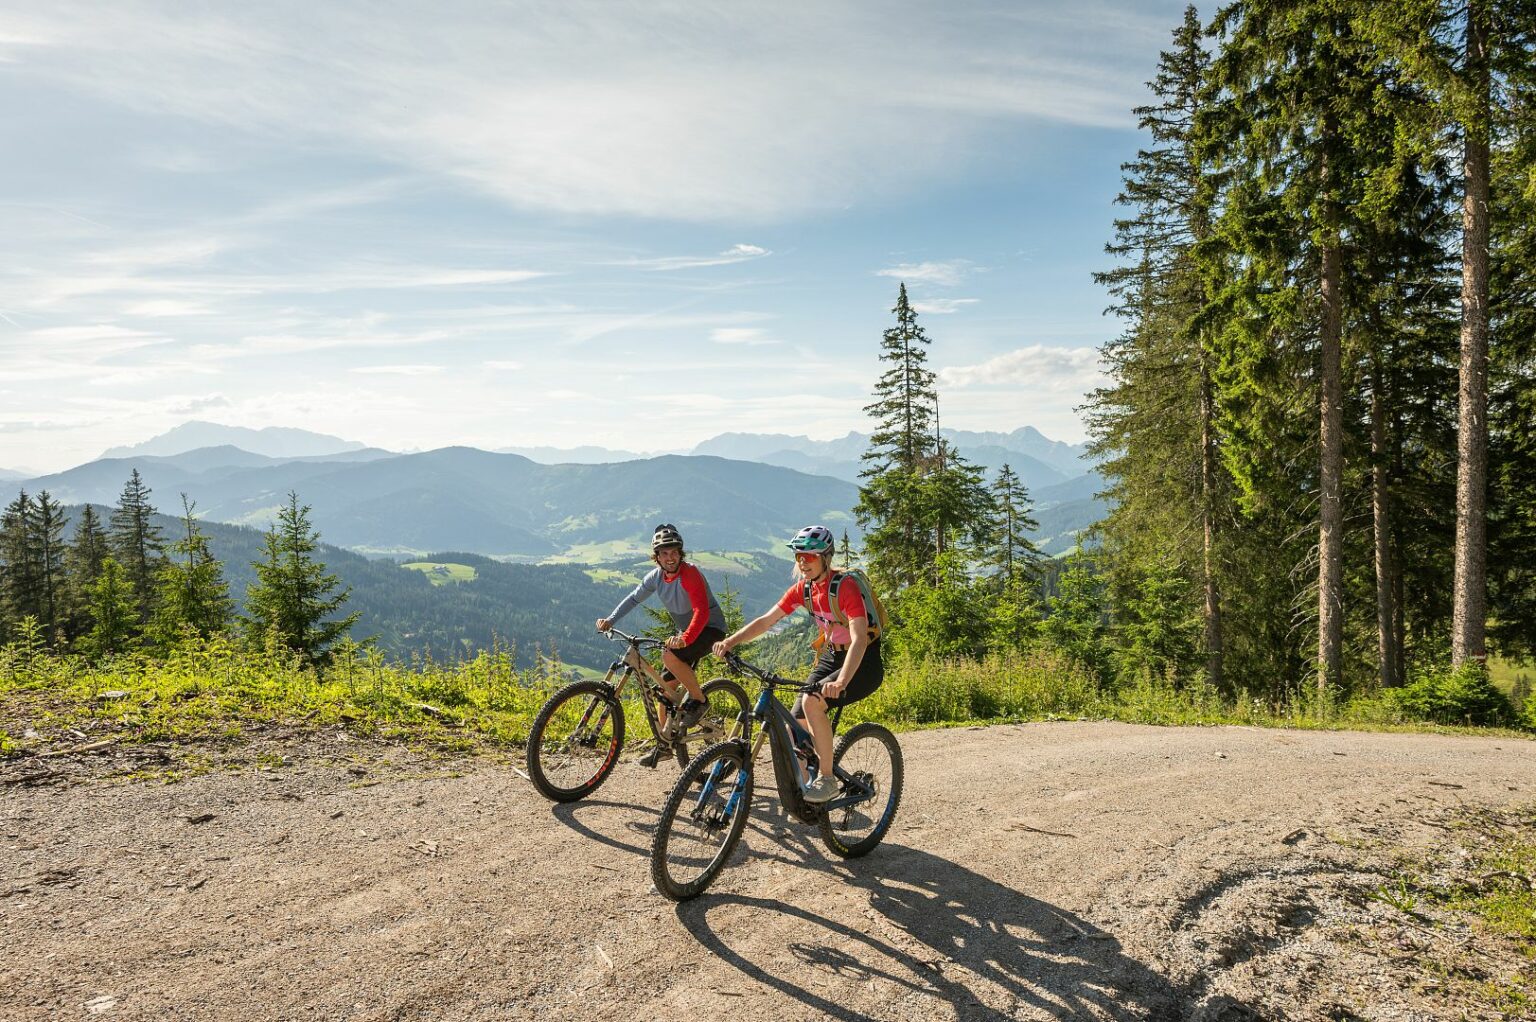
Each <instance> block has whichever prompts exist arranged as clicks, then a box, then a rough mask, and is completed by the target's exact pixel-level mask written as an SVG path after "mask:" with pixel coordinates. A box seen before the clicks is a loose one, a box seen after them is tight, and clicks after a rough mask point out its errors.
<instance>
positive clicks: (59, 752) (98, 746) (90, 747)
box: [32, 738, 117, 759]
mask: <svg viewBox="0 0 1536 1022" xmlns="http://www.w3.org/2000/svg"><path fill="white" fill-rule="evenodd" d="M116 744H117V739H116V738H103V739H102V740H101V741H99V742H87V743H86V744H85V745H76V746H74V747H73V748H69V749H50V750H49V751H47V752H34V753H33V754H32V758H33V759H47V758H48V757H50V756H73V755H76V754H77V753H82V752H100V751H101V750H102V749H105V748H106V747H107V746H109V745H116Z"/></svg>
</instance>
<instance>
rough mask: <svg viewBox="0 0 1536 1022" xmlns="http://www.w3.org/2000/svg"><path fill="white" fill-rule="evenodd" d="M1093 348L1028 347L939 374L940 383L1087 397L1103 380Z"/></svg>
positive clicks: (1095, 351) (1040, 345)
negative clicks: (1066, 393)
mask: <svg viewBox="0 0 1536 1022" xmlns="http://www.w3.org/2000/svg"><path fill="white" fill-rule="evenodd" d="M1104 378H1105V377H1104V371H1103V368H1102V367H1101V365H1100V363H1099V353H1098V351H1097V350H1095V349H1093V348H1059V347H1050V346H1047V345H1044V344H1031V345H1029V346H1027V347H1023V348H1018V349H1016V350H1014V351H1010V352H1007V353H1005V354H1002V355H998V356H997V357H996V358H992V359H988V360H987V361H985V362H982V363H980V364H978V365H970V366H950V367H948V368H945V369H940V370H939V381H940V382H941V383H943V384H945V385H947V386H950V387H955V388H967V387H993V386H1005V387H1018V386H1027V387H1030V388H1034V389H1043V390H1049V391H1052V392H1058V393H1060V392H1075V393H1078V394H1082V393H1086V392H1087V391H1088V390H1090V389H1092V388H1093V387H1096V386H1098V385H1099V384H1100V383H1101V382H1102V381H1103V380H1104Z"/></svg>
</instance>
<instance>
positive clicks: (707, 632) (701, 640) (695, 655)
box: [661, 626, 725, 681]
mask: <svg viewBox="0 0 1536 1022" xmlns="http://www.w3.org/2000/svg"><path fill="white" fill-rule="evenodd" d="M723 638H725V633H724V632H722V631H721V630H720V629H718V628H710V627H708V626H706V627H705V629H704V630H703V631H702V632H700V633H699V637H698V638H697V639H694V640H693V641H692V642H690V643H689V644H688V645H686V646H683V647H682V648H681V649H674V650H669V651H668V652H670V653H671V654H672V655H673V656H675V657H677V658H678V659H679V660H681V661H682V662H683V663H685V664H687V665H688V666H689V667H696V666H698V663H699V661H700V660H703V659H704V658H705V657H707V656H709V652H710V650H711V649H712V648H713V647H714V645H715V643H717V642H719V641H720V640H721V639H723ZM661 676H662V678H663V679H665V680H666V681H676V680H677V678H676V677H675V676H674V675H673V674H672V672H671V671H669V670H667V669H666V668H665V667H663V668H662V670H661Z"/></svg>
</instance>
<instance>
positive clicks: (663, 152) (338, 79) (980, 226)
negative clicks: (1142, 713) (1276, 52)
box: [0, 0, 1183, 472]
mask: <svg viewBox="0 0 1536 1022" xmlns="http://www.w3.org/2000/svg"><path fill="white" fill-rule="evenodd" d="M1182 10H1183V5H1182V4H1175V3H1165V2H1162V0H1144V2H1143V0H1084V2H1079V3H1076V4H1061V3H1058V2H1049V3H1046V2H1037V0H993V2H972V0H949V2H945V3H942V4H941V3H937V2H933V0H929V2H913V0H863V2H837V0H817V2H808V3H797V2H779V3H775V4H763V3H760V2H739V3H710V2H707V0H687V2H670V0H668V2H656V0H636V2H632V3H619V2H611V0H597V2H583V0H555V2H536V0H520V2H504V3H494V4H492V3H467V2H465V3H457V2H434V3H431V4H428V3H420V2H418V3H391V2H369V3H362V2H357V0H327V2H325V3H314V2H313V0H308V2H305V3H290V2H282V0H277V2H266V3H260V4H236V3H208V4H195V5H192V4H185V3H180V2H155V0H146V2H138V0H114V2H111V3H105V2H97V3H76V2H71V0H50V2H49V3H48V4H38V3H34V2H31V0H0V109H4V110H5V111H6V116H5V117H4V118H0V140H3V143H0V144H3V149H4V152H6V154H7V158H6V159H5V160H3V161H0V232H3V235H4V238H5V244H4V249H3V252H4V256H3V257H0V469H12V470H19V471H26V472H44V471H56V470H61V469H63V468H67V467H69V466H72V465H75V464H79V463H82V462H85V461H89V460H91V459H92V458H95V457H97V456H99V455H100V454H101V453H102V451H104V450H105V449H106V448H108V447H111V446H114V445H120V444H131V443H137V442H140V441H142V440H145V439H148V438H149V437H151V436H154V435H156V434H158V433H161V432H164V431H165V430H167V429H170V428H172V427H174V426H176V425H179V424H181V423H182V422H185V421H187V420H190V419H201V420H207V421H213V422H220V423H226V424H229V425H235V426H247V427H252V428H260V427H263V426H293V427H299V428H303V429H310V430H315V431H318V432H323V433H330V434H334V435H337V436H340V437H343V438H345V439H348V440H355V441H359V442H362V443H365V444H369V445H373V446H378V447H384V448H388V449H391V450H425V449H432V448H436V447H442V446H446V445H450V444H467V445H472V446H476V447H481V448H485V449H496V448H501V447H511V446H533V445H548V446H557V447H572V446H577V445H581V444H597V445H602V446H607V447H613V448H622V449H626V450H632V451H633V450H639V451H661V450H683V449H686V448H688V447H690V446H692V445H693V444H695V443H698V442H699V441H702V440H704V439H707V438H709V437H711V436H714V435H716V434H718V433H722V432H774V433H790V434H803V435H808V436H811V437H813V438H816V439H830V438H832V437H837V436H842V435H844V434H846V433H847V432H848V431H849V430H855V429H857V430H861V431H866V432H867V431H868V429H869V426H870V422H869V419H868V417H867V416H866V415H865V413H864V411H863V407H864V405H866V404H867V403H868V402H869V400H870V392H871V388H872V386H873V384H874V381H875V379H876V377H877V375H878V373H879V370H880V366H879V363H878V355H879V348H880V338H881V333H882V331H884V330H885V329H886V328H887V327H889V326H890V325H891V324H892V322H893V317H892V315H891V307H892V306H893V305H894V304H895V299H896V294H897V289H898V287H899V286H900V285H901V284H902V283H905V284H906V286H907V289H908V294H909V296H910V298H911V300H912V302H913V304H914V306H915V308H916V309H917V310H918V313H919V322H920V324H921V325H922V326H923V327H924V328H925V330H926V331H927V334H928V336H929V338H930V339H931V341H932V344H931V347H930V349H929V366H930V367H931V368H933V369H935V370H936V371H937V373H938V386H939V394H940V414H941V417H942V421H943V423H944V425H946V426H951V427H954V428H959V429H971V430H1002V431H1008V430H1013V429H1016V428H1018V427H1020V426H1025V425H1029V426H1034V427H1035V428H1037V429H1039V430H1041V431H1042V432H1044V433H1045V434H1046V435H1048V436H1050V437H1052V438H1054V439H1059V440H1066V441H1071V442H1075V441H1078V440H1081V439H1083V437H1084V435H1085V432H1084V427H1083V421H1082V415H1081V413H1080V411H1079V409H1080V407H1081V405H1082V403H1083V401H1084V398H1085V395H1086V394H1087V393H1088V392H1089V391H1090V390H1092V388H1093V387H1095V386H1097V385H1098V384H1099V383H1100V382H1101V381H1102V377H1101V376H1100V369H1099V363H1098V358H1097V348H1098V346H1100V345H1102V344H1103V343H1104V342H1106V341H1108V340H1110V339H1111V338H1113V337H1114V336H1115V335H1116V334H1117V333H1118V332H1119V324H1118V323H1117V321H1116V320H1115V319H1114V318H1113V317H1110V316H1106V315H1104V314H1103V310H1104V307H1105V306H1106V305H1107V299H1106V295H1105V294H1104V292H1103V290H1102V289H1101V288H1099V287H1098V286H1096V285H1095V284H1094V283H1093V281H1092V279H1091V274H1092V273H1093V272H1094V271H1096V270H1102V269H1105V268H1107V267H1108V266H1110V265H1111V263H1110V261H1109V257H1107V256H1106V255H1105V254H1104V252H1103V248H1104V244H1105V243H1106V242H1107V241H1109V240H1110V239H1111V236H1112V230H1113V227H1112V221H1113V218H1114V217H1115V215H1116V207H1115V206H1114V198H1115V196H1116V194H1117V192H1118V189H1119V184H1120V164H1121V163H1123V162H1124V161H1126V160H1128V159H1130V158H1132V157H1133V156H1134V155H1135V152H1136V149H1137V147H1138V146H1139V145H1141V144H1144V141H1145V140H1144V138H1143V137H1142V136H1141V135H1139V134H1138V132H1137V131H1136V127H1135V117H1134V115H1133V114H1132V112H1131V111H1132V108H1133V107H1134V106H1136V105H1137V104H1139V103H1143V102H1145V101H1146V99H1147V91H1146V86H1145V83H1146V82H1147V81H1148V80H1149V79H1150V78H1151V77H1152V75H1153V73H1154V71H1155V67H1156V62H1157V55H1158V51H1159V50H1161V49H1164V48H1166V47H1167V46H1168V44H1169V39H1170V34H1171V32H1172V30H1173V28H1174V27H1175V25H1176V24H1177V23H1178V22H1179V20H1180V19H1181V17H1182Z"/></svg>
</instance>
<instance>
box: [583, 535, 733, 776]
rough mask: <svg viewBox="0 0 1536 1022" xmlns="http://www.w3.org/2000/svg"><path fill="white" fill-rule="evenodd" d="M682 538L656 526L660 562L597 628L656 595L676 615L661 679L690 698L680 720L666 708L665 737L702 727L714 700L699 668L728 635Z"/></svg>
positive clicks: (650, 758)
mask: <svg viewBox="0 0 1536 1022" xmlns="http://www.w3.org/2000/svg"><path fill="white" fill-rule="evenodd" d="M687 556H688V552H687V551H686V550H684V549H683V537H682V534H681V533H679V532H678V531H677V528H676V526H673V525H658V526H656V532H655V535H653V536H652V537H651V560H653V561H655V562H656V567H654V568H652V569H651V570H650V572H649V573H647V574H646V576H645V578H643V579H641V580H640V584H639V585H637V586H635V588H634V591H633V592H631V593H630V594H629V595H628V596H626V597H624V599H622V600H620V601H619V605H618V606H617V607H615V608H613V611H612V613H610V614H609V615H608V616H607V617H604V618H598V621H597V630H598V631H600V632H606V631H607V630H608V629H610V628H612V627H613V626H614V625H615V624H617V623H618V622H619V620H620V619H621V618H623V617H624V615H625V614H628V613H629V612H630V611H631V610H634V609H635V608H636V607H638V606H639V605H640V604H641V603H642V602H644V601H645V600H647V599H649V598H650V596H651V594H652V593H659V594H660V595H661V605H662V606H663V607H665V608H666V610H667V613H668V614H670V615H671V616H672V622H673V624H674V625H675V626H676V627H677V634H675V635H673V636H672V637H671V638H670V639H668V640H667V648H666V650H665V651H664V652H663V653H662V657H661V661H662V668H663V669H662V673H661V679H662V682H663V684H664V686H665V687H666V690H667V696H668V698H671V699H676V698H677V683H678V682H682V685H683V689H684V690H685V691H686V692H687V698H685V699H684V700H683V704H682V705H681V706H679V707H678V711H677V719H676V722H675V723H673V722H671V721H669V720H668V714H667V708H666V707H665V706H663V707H661V721H660V723H661V725H662V734H664V735H670V734H673V733H675V732H681V731H682V730H684V729H686V728H690V727H692V726H693V725H695V724H697V723H698V722H699V720H700V718H702V717H703V716H704V710H705V708H706V707H708V705H709V704H708V702H706V701H705V699H704V690H703V689H702V688H700V687H699V679H698V677H697V676H696V675H695V674H694V671H693V668H694V665H696V664H697V663H698V662H699V661H700V660H702V659H704V657H706V656H707V655H708V654H709V650H710V647H711V646H713V645H714V644H715V643H716V642H718V641H719V640H720V639H722V638H724V637H725V611H723V610H721V609H720V603H719V601H717V600H716V599H715V594H714V592H712V591H711V590H710V588H709V582H707V581H706V580H705V578H704V573H703V572H702V571H700V570H699V569H698V568H697V567H696V566H694V565H692V564H689V563H688V561H687V560H686V558H687ZM661 753H662V747H661V746H660V745H658V746H657V747H656V748H654V749H652V750H651V751H650V752H649V753H647V754H646V755H645V756H644V757H642V758H641V760H640V765H641V766H648V767H655V766H656V763H657V761H658V760H660V758H661Z"/></svg>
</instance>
